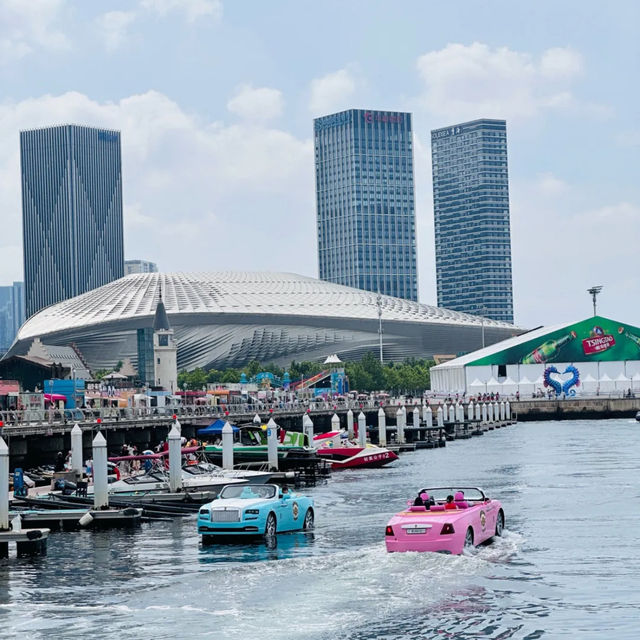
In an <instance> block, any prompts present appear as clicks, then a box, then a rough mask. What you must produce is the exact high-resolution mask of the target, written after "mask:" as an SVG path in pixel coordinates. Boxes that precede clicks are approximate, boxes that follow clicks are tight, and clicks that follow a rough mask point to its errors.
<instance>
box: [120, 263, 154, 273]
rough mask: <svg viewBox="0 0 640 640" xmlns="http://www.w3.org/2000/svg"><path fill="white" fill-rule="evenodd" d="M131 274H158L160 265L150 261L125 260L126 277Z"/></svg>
mask: <svg viewBox="0 0 640 640" xmlns="http://www.w3.org/2000/svg"><path fill="white" fill-rule="evenodd" d="M131 273H158V265H157V264H156V263H155V262H149V260H125V261H124V275H125V276H128V275H129V274H131Z"/></svg>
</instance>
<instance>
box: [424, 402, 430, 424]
mask: <svg viewBox="0 0 640 640" xmlns="http://www.w3.org/2000/svg"><path fill="white" fill-rule="evenodd" d="M428 406H429V405H427V404H423V405H422V422H426V421H427V409H428ZM427 426H429V425H427Z"/></svg>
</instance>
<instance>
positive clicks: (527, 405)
mask: <svg viewBox="0 0 640 640" xmlns="http://www.w3.org/2000/svg"><path fill="white" fill-rule="evenodd" d="M511 410H512V411H514V412H515V414H516V415H517V418H518V420H580V419H597V418H635V415H636V413H637V412H638V411H640V398H570V399H565V400H542V399H541V400H521V401H519V402H517V401H512V403H511Z"/></svg>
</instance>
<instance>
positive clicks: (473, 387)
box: [469, 378, 487, 396]
mask: <svg viewBox="0 0 640 640" xmlns="http://www.w3.org/2000/svg"><path fill="white" fill-rule="evenodd" d="M486 392H487V384H486V382H482V381H481V380H478V378H476V379H475V380H474V381H473V382H472V383H471V384H470V385H469V393H470V394H471V395H472V396H473V395H478V394H479V393H486Z"/></svg>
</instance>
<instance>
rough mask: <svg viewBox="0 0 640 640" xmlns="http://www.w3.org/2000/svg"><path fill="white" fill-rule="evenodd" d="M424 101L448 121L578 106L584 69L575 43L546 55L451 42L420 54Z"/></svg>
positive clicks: (513, 116)
mask: <svg viewBox="0 0 640 640" xmlns="http://www.w3.org/2000/svg"><path fill="white" fill-rule="evenodd" d="M417 68H418V72H419V74H420V76H421V78H422V80H423V81H424V83H425V92H424V94H423V95H422V97H421V102H422V104H423V106H425V107H426V108H427V110H428V111H430V112H431V113H432V114H434V115H437V116H441V117H443V118H446V120H447V122H449V121H455V120H464V119H472V118H479V117H495V118H506V119H508V120H514V119H520V118H530V117H532V116H535V115H537V114H538V113H539V112H541V111H542V110H544V109H565V110H566V109H575V108H578V106H579V103H578V101H576V99H575V98H574V96H573V94H572V92H571V87H570V85H571V82H572V81H573V80H574V79H575V78H576V77H578V76H579V75H580V74H581V73H582V71H583V63H582V57H581V56H580V54H579V53H578V52H576V51H573V50H572V49H569V48H564V49H563V48H553V49H547V50H546V51H544V52H543V53H542V55H541V56H540V58H538V59H537V58H535V57H534V56H532V55H530V54H528V53H523V52H519V51H513V50H511V49H509V48H507V47H499V48H495V49H494V48H491V47H489V46H488V45H486V44H482V43H480V42H474V43H473V44H471V45H463V44H448V45H447V46H446V47H444V48H443V49H440V50H438V51H431V52H429V53H426V54H424V55H422V56H420V57H419V58H418V61H417Z"/></svg>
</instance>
